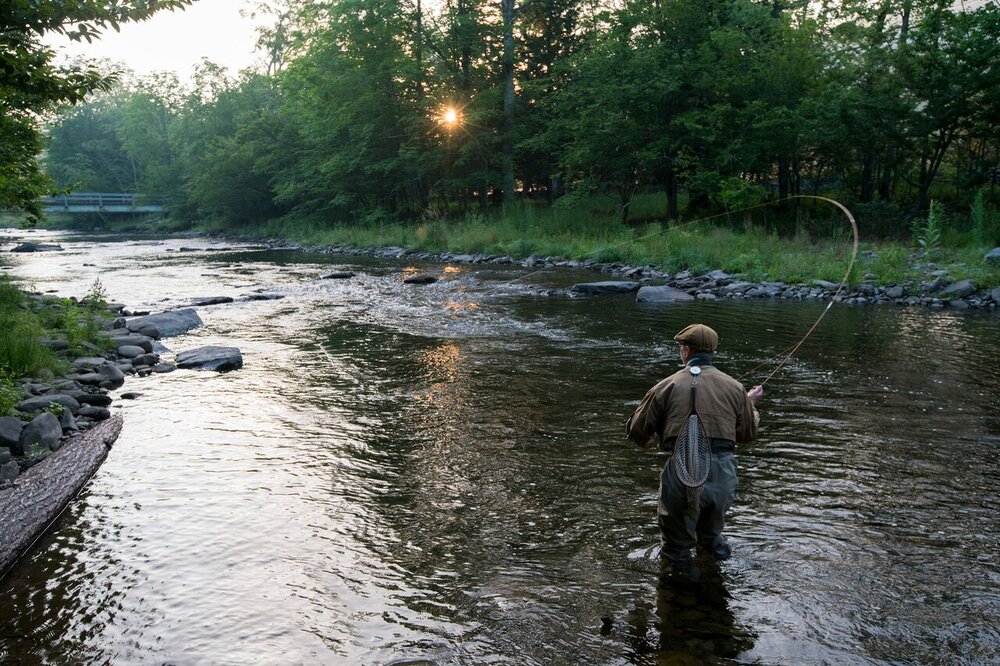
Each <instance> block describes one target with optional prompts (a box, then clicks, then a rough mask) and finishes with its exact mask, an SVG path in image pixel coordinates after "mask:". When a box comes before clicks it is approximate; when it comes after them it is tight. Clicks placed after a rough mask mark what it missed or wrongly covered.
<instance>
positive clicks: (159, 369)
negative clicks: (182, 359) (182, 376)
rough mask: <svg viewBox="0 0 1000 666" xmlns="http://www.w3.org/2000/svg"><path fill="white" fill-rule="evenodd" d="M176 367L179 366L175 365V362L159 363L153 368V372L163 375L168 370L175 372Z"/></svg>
mask: <svg viewBox="0 0 1000 666" xmlns="http://www.w3.org/2000/svg"><path fill="white" fill-rule="evenodd" d="M176 369H177V366H176V365H174V364H173V363H157V364H156V365H154V366H153V367H152V368H151V370H152V371H153V372H155V373H157V374H161V375H164V374H166V373H168V372H173V371H174V370H176Z"/></svg>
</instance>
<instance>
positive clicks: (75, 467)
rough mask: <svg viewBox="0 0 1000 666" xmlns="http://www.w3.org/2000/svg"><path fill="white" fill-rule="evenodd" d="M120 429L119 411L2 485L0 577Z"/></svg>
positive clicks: (87, 477) (84, 479) (47, 523)
mask: <svg viewBox="0 0 1000 666" xmlns="http://www.w3.org/2000/svg"><path fill="white" fill-rule="evenodd" d="M121 429H122V417H121V416H114V417H112V418H111V419H109V420H107V421H105V422H104V423H101V424H100V425H98V426H96V427H95V428H93V429H92V430H88V431H87V432H86V433H84V434H83V435H81V436H80V437H78V438H75V439H71V440H70V441H69V442H67V443H66V444H65V445H64V446H63V447H62V448H61V449H59V450H58V451H56V452H55V453H53V454H52V455H50V456H49V457H48V458H47V459H46V460H44V461H42V462H41V463H39V464H37V465H35V466H34V467H31V468H30V469H28V470H27V471H26V472H24V473H23V474H21V475H20V476H18V477H17V479H16V480H15V481H14V485H13V486H12V487H10V488H7V489H5V490H0V577H2V576H4V575H6V574H7V572H8V571H9V570H10V568H11V567H12V566H13V565H14V563H15V562H16V561H17V559H18V558H19V557H20V556H21V555H23V554H24V553H25V552H26V551H27V550H28V549H29V548H30V547H31V546H32V545H33V544H34V543H35V540H36V539H38V537H40V536H41V535H42V534H44V533H45V531H46V530H47V529H48V528H49V526H50V525H51V524H52V521H54V520H55V519H56V518H57V517H58V516H59V514H60V513H62V511H63V509H65V508H66V505H67V504H69V502H70V500H72V499H73V498H74V497H76V495H77V493H79V492H80V489H81V488H83V486H84V484H85V483H87V481H88V480H90V477H92V476H93V475H94V472H96V471H97V468H98V467H100V465H101V463H102V462H104V459H105V458H106V457H107V455H108V449H109V448H111V445H112V444H114V442H115V440H116V439H118V433H120V432H121Z"/></svg>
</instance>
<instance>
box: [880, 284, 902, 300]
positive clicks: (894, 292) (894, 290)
mask: <svg viewBox="0 0 1000 666" xmlns="http://www.w3.org/2000/svg"><path fill="white" fill-rule="evenodd" d="M904 293H906V290H904V289H903V288H902V287H900V286H895V287H889V288H888V289H886V290H885V295H886V296H888V297H889V298H892V299H896V298H902V297H903V294H904Z"/></svg>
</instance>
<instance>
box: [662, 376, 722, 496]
mask: <svg viewBox="0 0 1000 666" xmlns="http://www.w3.org/2000/svg"><path fill="white" fill-rule="evenodd" d="M694 399H695V391H694V387H693V386H692V387H691V414H690V415H689V416H688V418H687V423H685V424H684V427H683V428H681V431H680V433H679V434H678V435H677V441H676V442H675V443H674V455H673V457H672V458H671V462H672V464H673V466H674V473H675V474H676V475H677V479H678V480H679V481H680V482H681V483H683V484H684V485H685V486H686V487H687V500H688V510H689V511H692V512H696V511H697V510H698V503H699V500H700V499H701V489H702V487H703V486H704V485H705V481H707V480H708V473H709V471H710V470H711V467H712V443H711V440H710V439H709V438H708V435H707V434H706V433H705V427H704V426H703V425H702V423H701V419H700V418H698V412H697V411H695V401H694Z"/></svg>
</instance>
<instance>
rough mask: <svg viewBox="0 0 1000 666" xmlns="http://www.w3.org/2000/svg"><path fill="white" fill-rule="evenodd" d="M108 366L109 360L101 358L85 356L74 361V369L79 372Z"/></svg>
mask: <svg viewBox="0 0 1000 666" xmlns="http://www.w3.org/2000/svg"><path fill="white" fill-rule="evenodd" d="M107 364H108V359H106V358H103V357H101V356H83V357H81V358H78V359H76V360H74V361H73V367H74V368H76V369H77V370H95V369H97V368H99V367H101V366H102V365H107Z"/></svg>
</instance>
